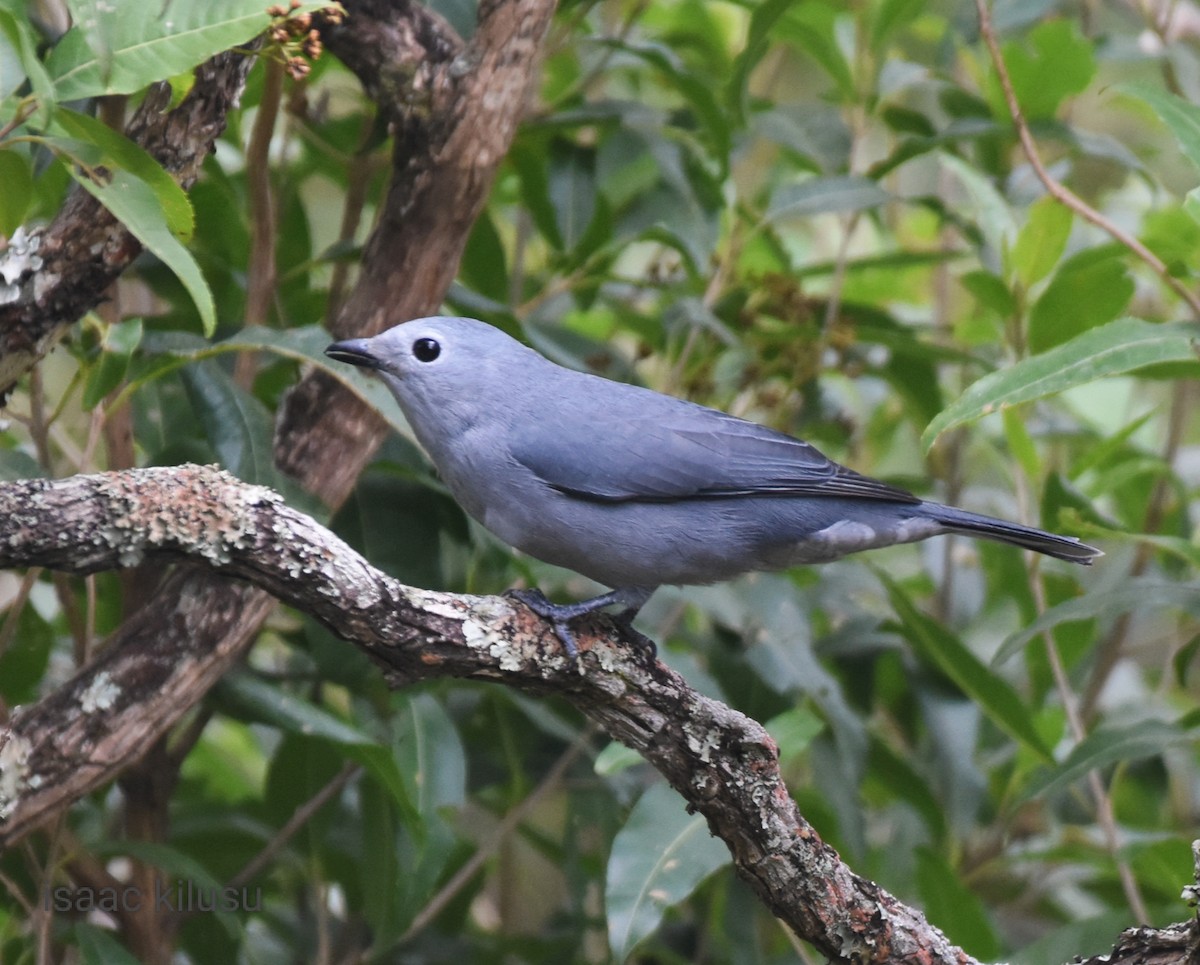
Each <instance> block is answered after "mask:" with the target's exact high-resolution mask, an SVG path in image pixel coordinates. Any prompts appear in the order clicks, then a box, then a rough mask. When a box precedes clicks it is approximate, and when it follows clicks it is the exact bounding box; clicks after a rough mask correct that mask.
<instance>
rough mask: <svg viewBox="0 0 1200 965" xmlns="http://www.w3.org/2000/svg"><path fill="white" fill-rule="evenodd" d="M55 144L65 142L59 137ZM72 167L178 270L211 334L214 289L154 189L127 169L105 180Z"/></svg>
mask: <svg viewBox="0 0 1200 965" xmlns="http://www.w3.org/2000/svg"><path fill="white" fill-rule="evenodd" d="M55 143H56V144H61V143H62V142H61V141H60V140H56V141H55ZM68 167H69V170H70V172H71V177H73V178H74V179H75V180H76V182H78V183H79V184H80V185H81V186H82V187H83V189H84V190H85V191H87V192H88V193H89V194H91V195H92V196H93V197H94V198H95V199H96V200H97V201H99V202H100V203H101V204H102V205H104V207H106V208H107V209H108V210H109V211H110V212H111V213H112V215H113V217H115V218H116V219H117V220H118V221H120V222H121V223H122V224H123V225H125V227H126V228H128V229H129V231H130V233H131V234H132V235H133V236H134V237H135V238H137V240H138V241H140V242H141V243H142V244H143V245H144V246H145V247H146V249H147V250H148V251H151V252H153V253H154V254H155V255H157V256H158V258H159V259H160V260H161V261H162V262H163V264H165V265H166V266H167V267H168V268H169V269H171V271H173V272H174V273H175V275H176V276H177V277H178V278H179V280H180V281H181V282H182V283H183V286H184V288H186V289H187V291H188V294H189V295H191V296H192V301H193V302H195V304H196V311H197V312H199V314H200V322H201V325H202V326H203V330H204V334H205V336H211V335H212V333H213V332H214V331H216V328H217V315H216V307H215V306H214V305H213V297H212V292H211V291H210V290H209V288H208V283H207V282H206V281H205V280H204V275H203V273H202V272H201V271H200V266H199V265H198V264H197V263H196V259H195V258H193V257H192V254H191V252H189V251H188V250H187V249H186V248H185V247H184V246H183V245H182V244H180V242H179V239H178V238H176V237H175V235H173V234H172V233H171V228H170V225H169V223H168V220H167V212H166V211H165V210H164V208H163V206H162V204H161V203H160V201H159V198H158V195H157V194H156V193H155V191H154V189H152V188H151V187H150V185H148V184H147V183H146V182H145V181H143V180H142V179H141V178H139V177H137V176H136V175H134V174H132V173H131V172H129V171H126V170H117V171H114V172H113V173H112V177H111V178H110V179H109V180H107V181H105V182H104V183H101V182H99V181H94V180H93V179H92V178H90V177H88V176H87V175H86V174H84V173H83V172H81V171H79V170H77V169H76V168H75V166H74V165H69V166H68Z"/></svg>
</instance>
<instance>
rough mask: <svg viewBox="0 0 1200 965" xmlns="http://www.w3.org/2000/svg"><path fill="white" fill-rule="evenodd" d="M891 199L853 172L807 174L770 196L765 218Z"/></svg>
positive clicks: (853, 207)
mask: <svg viewBox="0 0 1200 965" xmlns="http://www.w3.org/2000/svg"><path fill="white" fill-rule="evenodd" d="M891 200H892V196H891V195H890V194H888V193H887V192H886V191H884V190H883V188H881V187H880V186H879V185H878V184H876V183H875V182H874V181H872V180H871V179H870V178H863V177H857V176H855V175H841V176H837V177H828V178H809V179H808V180H807V181H803V182H801V183H800V184H784V185H781V186H780V188H779V189H778V190H777V191H776V192H775V194H774V196H773V197H772V198H771V203H770V205H769V206H768V208H767V215H766V220H767V221H768V222H771V221H779V220H780V219H782V218H802V217H809V216H811V215H814V214H828V213H830V212H845V211H863V210H866V209H867V208H877V207H879V205H881V204H886V203H887V202H888V201H891Z"/></svg>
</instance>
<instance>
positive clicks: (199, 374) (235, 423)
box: [183, 361, 277, 486]
mask: <svg viewBox="0 0 1200 965" xmlns="http://www.w3.org/2000/svg"><path fill="white" fill-rule="evenodd" d="M183 382H184V385H185V386H186V387H187V392H188V397H189V398H190V399H191V403H192V408H193V409H194V410H195V413H196V417H197V418H198V419H199V420H200V423H201V425H203V427H204V433H205V435H206V436H207V437H208V441H209V444H210V445H211V446H212V447H213V450H214V451H215V452H216V454H217V459H218V460H219V462H220V463H221V465H222V466H224V467H225V468H226V469H228V470H229V471H230V472H231V473H233V474H234V475H235V476H237V477H238V478H239V479H242V480H245V481H246V482H249V483H257V484H258V485H262V486H273V485H274V484H275V483H276V479H277V473H276V470H275V459H274V449H273V448H272V437H273V433H274V423H273V421H272V419H271V414H270V413H269V412H268V411H267V408H266V406H264V405H263V404H262V403H261V402H259V401H258V399H256V398H254V396H252V395H250V394H249V393H248V392H246V391H245V389H242V388H241V387H240V386H238V385H236V384H235V383H234V381H233V379H232V378H231V377H230V376H229V375H228V373H226V372H225V371H224V370H222V369H221V367H220V366H219V365H217V363H215V362H212V361H204V362H199V363H197V364H195V365H191V366H188V367H187V368H186V369H184V370H183Z"/></svg>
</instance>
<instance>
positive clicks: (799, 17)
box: [775, 2, 854, 100]
mask: <svg viewBox="0 0 1200 965" xmlns="http://www.w3.org/2000/svg"><path fill="white" fill-rule="evenodd" d="M841 16H846V10H845V7H844V6H843V5H842V4H828V3H816V2H809V3H794V4H792V8H791V9H790V10H789V11H788V12H787V16H785V17H783V18H782V19H781V20H780V22H779V24H778V26H777V27H776V29H775V35H776V36H778V37H780V38H781V39H783V40H784V41H786V42H787V43H789V44H792V45H794V46H795V47H797V48H798V49H800V50H802V51H804V52H805V53H806V54H808V55H809V56H810V57H811V58H812V59H813V60H815V61H816V62H817V63H818V64H819V65H820V66H821V67H822V68H823V69H824V70H825V71H826V73H828V74H829V76H830V77H831V78H833V80H834V82H835V83H836V84H837V86H838V90H839V92H840V94H841V96H842V97H843V98H844V99H847V100H850V99H853V97H854V71H853V70H852V69H851V67H850V63H849V61H848V60H847V59H846V55H845V53H844V52H843V51H842V48H841V46H840V45H839V43H838V34H837V20H838V18H839V17H841Z"/></svg>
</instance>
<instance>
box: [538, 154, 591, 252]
mask: <svg viewBox="0 0 1200 965" xmlns="http://www.w3.org/2000/svg"><path fill="white" fill-rule="evenodd" d="M549 191H550V203H551V205H553V207H554V217H555V223H556V225H557V228H558V232H557V233H558V237H559V238H560V239H561V240H562V243H563V246H564V247H565V248H566V249H567V250H568V251H572V250H574V248H575V246H576V245H578V244H579V242H580V240H581V239H582V238H583V236H584V234H585V233H586V232H587V229H588V225H590V224H591V223H592V218H593V217H594V216H595V214H596V155H595V152H594V151H588V150H584V149H583V148H577V147H575V146H574V145H570V144H564V143H562V142H556V143H555V145H554V147H553V149H552V151H551V153H550V184H549Z"/></svg>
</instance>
